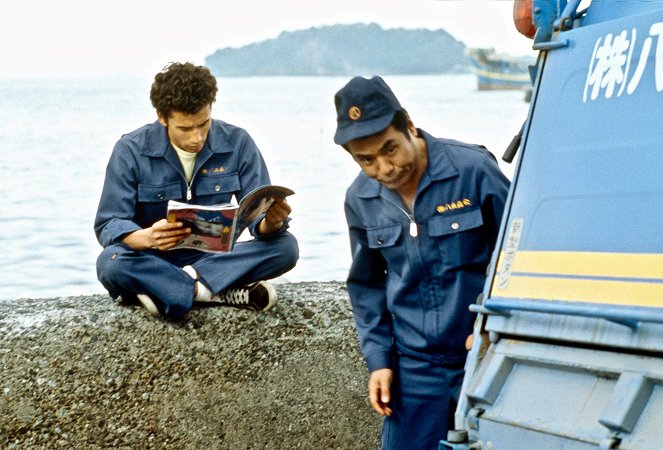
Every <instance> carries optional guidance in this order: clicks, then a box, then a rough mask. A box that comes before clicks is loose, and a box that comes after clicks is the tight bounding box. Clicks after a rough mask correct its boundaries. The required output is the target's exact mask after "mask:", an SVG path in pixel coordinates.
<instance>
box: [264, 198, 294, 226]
mask: <svg viewBox="0 0 663 450" xmlns="http://www.w3.org/2000/svg"><path fill="white" fill-rule="evenodd" d="M291 211H292V209H291V208H290V205H288V202H287V201H286V200H285V199H284V198H279V197H277V198H276V199H275V200H274V202H273V203H272V204H271V206H270V207H269V209H268V210H267V213H265V217H264V218H263V219H262V220H261V221H260V225H258V233H260V234H269V233H273V232H275V231H278V230H279V229H280V228H281V227H282V226H283V222H284V221H285V220H286V219H287V218H288V216H289V215H290V212H291Z"/></svg>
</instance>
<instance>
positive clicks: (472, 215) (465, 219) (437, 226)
mask: <svg viewBox="0 0 663 450" xmlns="http://www.w3.org/2000/svg"><path fill="white" fill-rule="evenodd" d="M481 225H483V216H482V215H481V209H479V208H476V209H472V210H469V211H465V212H462V213H459V214H454V215H446V214H445V215H441V216H435V217H433V218H432V219H430V220H429V221H428V233H429V234H430V235H431V236H445V235H447V234H454V233H459V232H461V231H467V230H471V229H473V228H478V227H480V226H481Z"/></svg>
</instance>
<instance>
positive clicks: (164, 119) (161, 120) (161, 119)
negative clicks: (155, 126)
mask: <svg viewBox="0 0 663 450" xmlns="http://www.w3.org/2000/svg"><path fill="white" fill-rule="evenodd" d="M157 117H158V118H159V123H160V124H161V125H163V126H164V127H167V126H168V118H167V117H165V116H164V115H163V114H161V113H160V112H159V111H157Z"/></svg>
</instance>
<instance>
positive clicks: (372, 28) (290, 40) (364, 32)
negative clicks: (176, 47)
mask: <svg viewBox="0 0 663 450" xmlns="http://www.w3.org/2000/svg"><path fill="white" fill-rule="evenodd" d="M205 65H206V66H207V67H208V68H209V69H210V70H211V71H212V73H213V74H214V75H215V76H218V77H242V76H311V75H324V76H334V75H340V76H351V75H375V74H380V75H417V74H446V73H459V72H467V71H468V70H469V62H468V59H467V57H466V56H465V45H464V44H463V43H462V42H460V41H457V40H456V39H454V37H453V36H451V35H450V34H449V33H447V32H446V31H444V30H441V29H440V30H426V29H414V30H408V29H403V28H396V29H387V30H385V29H382V28H381V27H380V26H379V25H377V24H353V25H333V26H325V27H319V28H309V29H306V30H300V31H292V32H283V33H281V34H280V35H279V36H278V37H277V38H275V39H269V40H266V41H262V42H258V43H255V44H250V45H246V46H244V47H240V48H222V49H219V50H217V51H215V52H214V53H213V54H211V55H209V56H207V57H206V58H205Z"/></svg>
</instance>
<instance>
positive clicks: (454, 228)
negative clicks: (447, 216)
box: [451, 222, 460, 230]
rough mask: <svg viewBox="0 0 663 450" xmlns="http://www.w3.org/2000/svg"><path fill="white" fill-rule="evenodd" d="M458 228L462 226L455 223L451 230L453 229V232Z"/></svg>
mask: <svg viewBox="0 0 663 450" xmlns="http://www.w3.org/2000/svg"><path fill="white" fill-rule="evenodd" d="M458 227H460V225H458V222H453V223H452V224H451V229H452V230H457V229H458Z"/></svg>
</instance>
